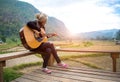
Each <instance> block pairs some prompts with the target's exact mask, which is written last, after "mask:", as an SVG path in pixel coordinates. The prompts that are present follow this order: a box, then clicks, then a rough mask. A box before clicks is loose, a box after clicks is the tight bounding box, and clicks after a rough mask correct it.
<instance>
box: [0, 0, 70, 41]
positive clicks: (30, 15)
mask: <svg viewBox="0 0 120 82" xmlns="http://www.w3.org/2000/svg"><path fill="white" fill-rule="evenodd" d="M39 12H40V11H39V10H38V9H36V8H35V7H34V6H32V5H31V4H29V3H26V2H22V1H18V0H0V21H1V22H0V39H1V38H3V37H4V38H10V37H13V38H15V37H17V38H18V37H19V30H20V28H21V27H22V26H24V25H25V24H26V23H27V22H28V21H30V20H35V17H34V16H35V14H36V13H39ZM46 28H47V32H52V31H53V32H57V33H58V34H59V35H60V36H64V35H66V33H68V30H67V29H66V27H65V25H64V23H63V22H62V21H60V20H58V19H56V18H54V17H48V23H47V25H46Z"/></svg>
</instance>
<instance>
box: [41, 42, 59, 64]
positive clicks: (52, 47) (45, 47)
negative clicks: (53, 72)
mask: <svg viewBox="0 0 120 82" xmlns="http://www.w3.org/2000/svg"><path fill="white" fill-rule="evenodd" d="M41 48H42V50H43V51H44V52H46V51H45V49H47V48H49V49H50V50H51V53H52V55H53V56H54V58H55V60H56V62H57V63H60V62H61V60H60V58H59V57H58V54H57V52H56V50H55V47H54V45H53V43H50V42H46V43H43V44H42V45H41ZM50 50H49V51H50Z"/></svg>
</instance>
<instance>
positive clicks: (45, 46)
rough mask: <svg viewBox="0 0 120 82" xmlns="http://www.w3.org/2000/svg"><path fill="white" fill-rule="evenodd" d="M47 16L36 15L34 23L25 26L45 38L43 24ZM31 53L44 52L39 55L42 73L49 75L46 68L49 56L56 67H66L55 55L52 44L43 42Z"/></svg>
mask: <svg viewBox="0 0 120 82" xmlns="http://www.w3.org/2000/svg"><path fill="white" fill-rule="evenodd" d="M47 18H48V17H47V15H46V14H44V13H38V14H36V19H37V20H35V21H30V22H28V23H27V26H28V27H30V28H31V29H33V30H37V31H38V33H37V34H38V35H39V36H46V33H45V24H46V22H47ZM52 35H53V36H55V35H56V33H53V34H52ZM49 37H50V36H47V38H49ZM33 51H35V52H38V53H40V52H45V53H44V54H41V53H40V54H41V55H42V57H43V60H44V62H43V66H42V71H43V72H45V73H47V74H50V73H51V70H49V69H48V68H47V65H48V60H49V58H50V55H51V54H52V55H53V56H54V58H55V60H56V62H57V65H58V66H59V67H63V68H67V67H68V65H67V64H65V63H63V62H62V61H61V60H60V58H59V57H58V55H57V52H56V50H55V47H54V45H53V43H50V42H44V43H42V44H41V45H40V46H39V47H38V48H36V49H34V50H33Z"/></svg>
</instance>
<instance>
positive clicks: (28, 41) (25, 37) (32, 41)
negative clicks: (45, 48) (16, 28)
mask: <svg viewBox="0 0 120 82" xmlns="http://www.w3.org/2000/svg"><path fill="white" fill-rule="evenodd" d="M19 34H20V39H21V41H22V44H23V46H24V47H25V48H26V49H29V50H33V49H36V48H38V47H39V46H40V45H41V44H42V43H43V42H47V41H48V39H47V37H46V36H44V37H39V38H38V37H35V33H34V32H33V30H31V29H30V28H29V27H28V26H24V27H23V28H22V29H20V32H19Z"/></svg>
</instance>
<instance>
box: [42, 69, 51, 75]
mask: <svg viewBox="0 0 120 82" xmlns="http://www.w3.org/2000/svg"><path fill="white" fill-rule="evenodd" d="M42 71H43V72H45V73H47V74H51V72H52V71H51V70H49V69H48V68H42Z"/></svg>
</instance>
